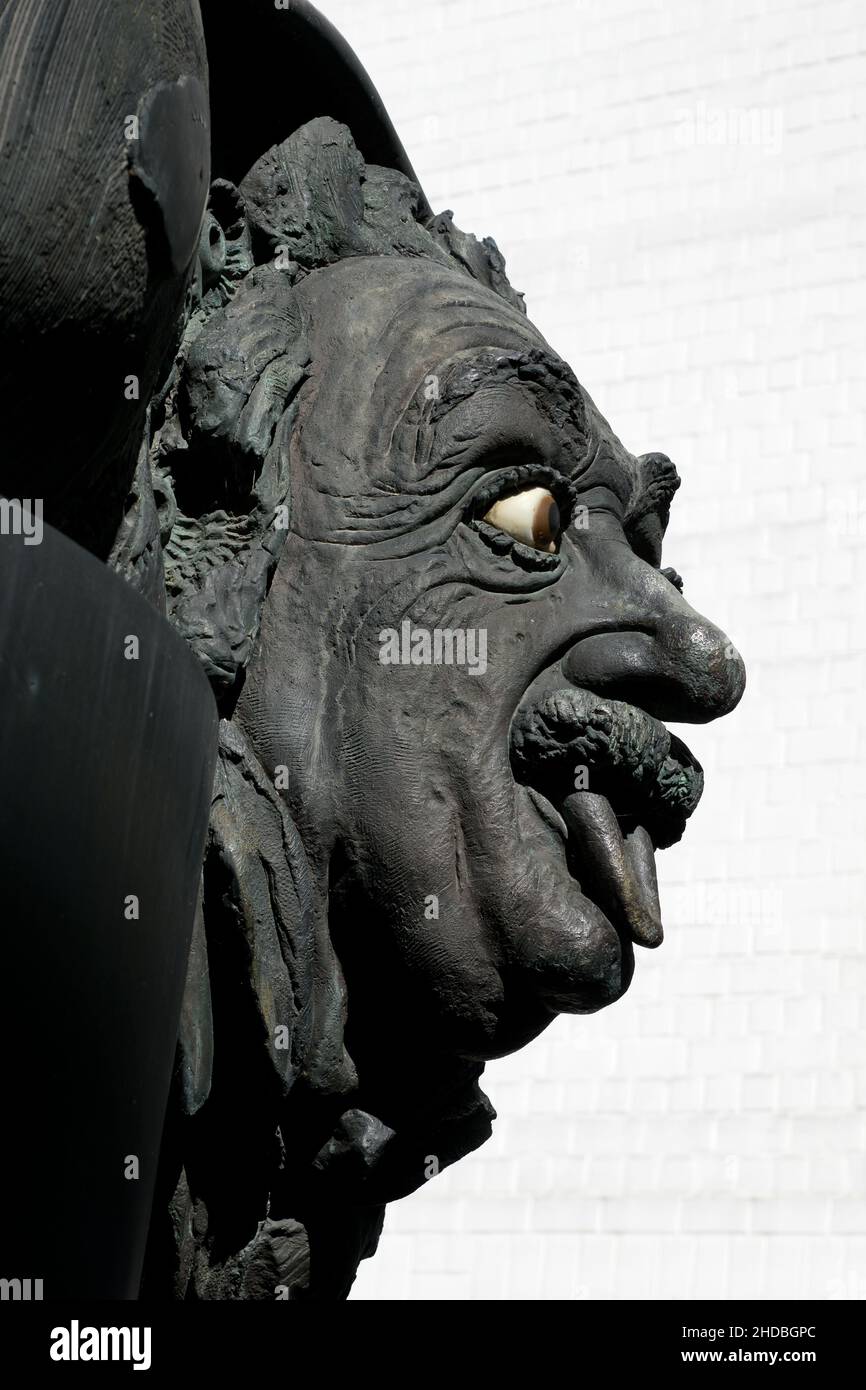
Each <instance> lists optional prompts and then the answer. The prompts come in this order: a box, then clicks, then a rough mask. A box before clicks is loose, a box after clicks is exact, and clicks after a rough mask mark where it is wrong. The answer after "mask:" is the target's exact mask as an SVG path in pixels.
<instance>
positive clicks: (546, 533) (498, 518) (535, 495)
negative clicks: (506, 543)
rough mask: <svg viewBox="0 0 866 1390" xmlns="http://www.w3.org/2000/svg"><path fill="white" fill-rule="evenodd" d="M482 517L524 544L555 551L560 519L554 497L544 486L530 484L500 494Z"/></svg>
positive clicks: (551, 551)
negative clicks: (528, 486) (505, 495)
mask: <svg viewBox="0 0 866 1390" xmlns="http://www.w3.org/2000/svg"><path fill="white" fill-rule="evenodd" d="M484 520H485V521H486V522H487V523H488V524H489V525H490V526H496V527H498V529H499V530H500V531H507V533H508V535H509V536H513V537H514V539H515V540H516V541H522V542H523V544H524V545H531V546H532V547H533V548H534V549H535V550H546V551H547V552H548V554H550V555H554V554H556V547H557V542H558V541H559V532H560V527H561V520H560V515H559V507H558V506H557V502H556V498H555V497H554V496H553V495H552V494H551V493H549V492H548V491H547V488H544V487H531V488H527V490H526V491H525V492H515V493H512V494H511V496H510V497H500V498H499V501H498V502H494V503H493V506H492V507H491V508H490V511H489V512H487V513H486V514H485V516H484Z"/></svg>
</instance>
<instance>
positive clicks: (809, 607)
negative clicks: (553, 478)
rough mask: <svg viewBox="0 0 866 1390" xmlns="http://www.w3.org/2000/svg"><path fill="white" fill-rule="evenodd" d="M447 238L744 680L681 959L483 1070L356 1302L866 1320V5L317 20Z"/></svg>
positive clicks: (585, 9)
mask: <svg viewBox="0 0 866 1390" xmlns="http://www.w3.org/2000/svg"><path fill="white" fill-rule="evenodd" d="M321 4H322V6H323V8H324V9H325V11H326V13H327V14H328V15H329V17H330V18H331V19H332V20H333V21H334V22H335V23H336V24H337V25H338V27H340V28H341V29H342V31H343V32H344V33H345V35H346V36H347V38H348V39H349V41H350V42H351V43H352V44H353V46H354V47H355V48H356V50H357V51H358V52H359V54H360V56H361V58H362V60H363V61H364V63H365V64H366V66H367V67H368V69H369V70H370V72H371V74H372V75H373V78H374V80H375V81H376V83H377V85H378V86H379V88H380V91H381V92H382V95H383V97H384V99H385V102H386V104H387V106H388V109H389V112H390V114H391V116H392V118H393V120H394V122H395V124H396V126H397V128H398V130H399V132H400V134H401V136H402V138H403V140H404V143H405V144H406V147H407V149H408V150H409V152H410V155H411V157H412V159H413V161H414V163H415V165H416V168H417V169H418V171H419V174H420V176H421V178H422V180H423V182H424V184H425V187H426V190H427V193H428V195H429V197H430V199H431V201H432V203H433V205H434V207H436V208H437V209H438V208H443V207H452V208H453V209H454V210H455V214H456V219H457V222H458V224H459V225H460V226H462V227H464V228H465V229H466V230H472V231H476V232H477V233H479V234H487V233H492V234H493V235H494V236H495V237H496V239H497V240H498V242H499V244H500V246H501V248H502V250H503V251H504V253H505V255H506V258H507V260H508V264H509V270H510V273H511V279H512V281H513V283H514V284H515V285H516V286H517V287H518V288H520V289H523V290H524V291H525V292H526V295H527V302H528V306H529V311H530V315H531V317H532V319H533V320H534V321H535V322H536V323H537V324H538V325H539V327H540V328H541V329H542V331H543V332H544V333H545V335H546V336H547V337H548V339H549V340H550V341H551V342H552V343H553V344H554V346H555V347H556V348H557V349H558V350H559V351H560V352H562V354H563V355H564V356H565V357H566V358H567V359H568V360H569V361H570V362H571V364H572V366H573V367H574V368H575V370H576V372H577V374H578V376H579V377H580V378H581V380H582V381H583V382H584V383H585V384H586V385H587V387H588V388H589V390H590V391H591V393H592V394H593V396H594V397H595V399H596V401H597V402H598V404H599V405H600V407H601V409H602V410H603V412H604V413H605V414H606V415H607V416H608V418H609V419H610V420H611V422H612V423H613V425H614V428H615V429H616V430H617V432H618V433H619V434H620V435H621V437H622V438H623V439H624V441H625V442H626V443H627V444H628V445H629V446H630V447H631V448H632V449H634V450H635V451H637V452H642V451H645V450H650V449H663V450H665V451H666V452H668V453H670V454H671V456H672V457H673V458H674V459H675V460H676V462H677V463H678V465H679V467H680V471H681V473H682V474H683V477H684V480H685V481H684V487H683V490H682V491H681V493H680V494H679V496H678V498H677V501H676V504H675V508H674V519H673V521H672V525H671V529H670V532H669V539H668V544H667V548H666V560H667V563H669V564H673V565H674V566H675V567H676V568H677V569H679V570H680V571H681V572H682V573H683V575H684V576H685V579H686V586H687V595H688V597H689V599H690V601H691V602H692V603H694V605H695V606H696V607H697V608H698V609H700V610H702V611H704V612H706V613H707V614H708V615H709V616H711V617H712V618H713V619H714V620H716V621H717V622H718V623H719V624H720V625H721V626H722V627H723V628H725V629H726V630H727V631H729V632H730V633H731V635H732V636H733V637H734V640H735V641H736V642H737V645H738V646H739V647H740V649H741V650H742V651H743V653H744V655H745V657H746V661H747V664H748V667H749V679H750V685H749V689H748V691H747V694H746V698H745V699H744V701H743V704H742V705H741V707H740V709H739V710H738V711H737V712H736V713H735V714H734V715H733V716H731V717H730V718H729V719H727V720H725V721H723V722H721V723H720V724H717V725H711V726H709V727H708V728H706V729H697V730H694V729H692V730H690V731H689V732H688V739H689V742H690V744H691V745H692V746H693V747H694V749H695V752H696V753H697V755H698V757H699V758H701V760H702V761H703V762H704V765H705V767H706V769H707V791H706V794H705V797H704V801H703V804H702V806H701V808H700V810H699V812H698V814H697V816H696V817H695V820H694V821H693V823H692V826H691V827H690V831H689V834H688V835H687V837H686V839H685V841H684V842H683V844H682V845H681V846H678V847H677V848H676V849H674V850H671V851H669V852H668V853H667V854H666V855H664V856H662V857H661V860H660V876H661V879H662V893H663V904H664V905H666V925H667V931H668V938H667V941H666V943H665V945H664V947H663V948H662V950H661V951H659V952H657V953H655V954H649V953H641V958H640V960H639V969H638V972H637V974H636V978H635V982H634V985H633V986H632V989H631V991H630V993H629V994H628V995H627V996H626V998H625V999H624V1000H623V1001H622V1002H621V1003H620V1004H618V1005H616V1006H615V1007H614V1008H613V1009H610V1010H608V1011H607V1012H605V1013H603V1014H600V1015H597V1016H595V1017H593V1018H588V1019H561V1020H559V1021H558V1022H557V1023H556V1024H555V1025H554V1026H553V1027H552V1028H551V1029H550V1031H549V1032H548V1033H547V1034H545V1035H544V1037H542V1038H541V1039H540V1040H539V1041H538V1042H536V1043H535V1044H534V1045H533V1046H531V1047H529V1048H527V1049H526V1051H524V1052H522V1053H520V1054H519V1055H518V1056H516V1057H513V1058H509V1059H507V1060H505V1061H502V1062H499V1063H496V1064H494V1065H492V1066H491V1067H490V1068H489V1070H488V1074H487V1089H488V1092H489V1094H490V1095H491V1097H492V1099H493V1101H494V1103H495V1105H496V1106H497V1109H498V1110H499V1112H500V1119H499V1121H498V1124H497V1126H496V1131H495V1137H494V1139H493V1140H492V1141H491V1143H490V1144H488V1145H487V1146H486V1147H485V1148H483V1149H481V1150H480V1151H479V1152H478V1153H477V1154H476V1155H473V1156H471V1157H470V1158H468V1159H466V1160H464V1161H463V1162H462V1163H460V1164H458V1165H457V1166H456V1167H454V1168H453V1169H451V1170H449V1171H447V1172H446V1173H444V1174H443V1175H442V1176H441V1177H439V1178H438V1179H436V1180H435V1181H433V1182H431V1183H430V1184H429V1185H428V1186H427V1187H426V1188H425V1190H424V1191H422V1192H420V1193H417V1194H416V1195H414V1196H413V1197H411V1198H409V1199H408V1200H406V1201H404V1202H402V1203H398V1204H396V1205H394V1206H393V1207H392V1208H391V1209H390V1212H389V1216H388V1220H387V1223H386V1229H385V1235H384V1238H383V1241H382V1245H381V1249H380V1253H379V1255H378V1256H377V1258H376V1259H375V1260H373V1261H371V1262H368V1263H367V1264H366V1265H364V1266H362V1272H361V1274H360V1277H359V1279H358V1283H357V1286H356V1290H355V1294H354V1297H356V1298H368V1299H370V1298H407V1299H425V1298H467V1299H472V1298H502V1299H513V1298H566V1299H573V1298H590V1299H594V1298H603V1299H607V1298H635V1297H638V1298H671V1297H674V1298H676V1297H685V1298H705V1297H731V1296H743V1297H757V1298H761V1297H779V1298H792V1297H793V1298H796V1297H816V1298H838V1297H848V1298H850V1297H858V1298H863V1297H866V1199H864V1188H866V1183H864V1177H866V1158H864V1139H866V1113H864V1109H866V1085H864V1072H863V1066H862V1063H863V1042H864V1022H866V1016H864V1011H866V1004H864V996H866V990H864V986H866V964H864V956H863V948H864V910H863V909H864V844H866V833H864V832H866V823H864V822H866V816H864V802H866V794H864V763H866V740H864V721H863V719H862V718H861V717H860V710H861V706H862V704H863V699H864V690H866V662H864V651H866V630H864V619H863V604H862V601H858V600H860V598H861V595H862V593H863V591H864V589H866V454H864V407H866V390H864V380H866V326H864V325H866V274H864V271H866V264H864V261H866V256H864V246H866V192H864V184H863V180H862V174H863V144H864V122H863V112H864V105H866V10H864V7H863V5H862V0H726V3H725V4H723V5H720V4H718V3H717V0H664V3H660V4H656V3H649V0H577V3H560V0H426V3H425V4H420V3H419V0H321Z"/></svg>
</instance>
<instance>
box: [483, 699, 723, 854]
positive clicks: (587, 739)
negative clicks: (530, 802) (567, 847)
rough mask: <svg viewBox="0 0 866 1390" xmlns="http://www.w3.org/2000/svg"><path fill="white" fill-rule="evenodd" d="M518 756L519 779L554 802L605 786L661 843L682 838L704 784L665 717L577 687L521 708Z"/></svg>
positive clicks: (514, 742)
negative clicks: (660, 718) (581, 772)
mask: <svg viewBox="0 0 866 1390" xmlns="http://www.w3.org/2000/svg"><path fill="white" fill-rule="evenodd" d="M511 760H512V766H513V768H514V775H515V777H516V778H517V780H518V781H519V782H525V783H528V784H530V785H531V786H533V787H536V788H537V789H538V790H539V791H541V792H543V793H544V794H545V795H546V796H548V797H549V798H550V800H552V801H553V802H554V803H555V804H556V803H561V802H562V801H563V800H564V799H565V798H566V797H567V796H570V795H571V794H572V793H573V792H574V791H575V790H576V789H577V790H580V789H585V790H587V791H590V792H601V793H603V794H604V795H605V796H607V797H608V798H609V799H610V802H611V804H612V805H613V806H614V808H615V809H616V811H617V815H618V818H619V819H621V820H623V821H626V822H627V821H628V820H629V819H632V818H633V819H634V821H635V822H639V823H640V824H641V825H643V826H645V827H646V829H647V830H648V831H649V834H650V836H651V838H652V841H653V845H654V846H655V848H656V849H665V848H666V847H667V846H668V845H672V844H675V843H676V841H677V840H679V839H680V837H681V835H682V833H683V831H684V829H685V824H686V821H687V819H688V817H689V816H690V815H691V814H692V812H693V811H694V809H695V807H696V806H697V804H698V802H699V800H700V798H701V793H702V791H703V786H704V774H703V771H702V769H701V766H700V764H699V763H698V762H697V760H696V759H695V758H694V757H693V756H692V754H691V753H690V752H689V750H688V748H686V746H685V744H684V743H682V742H681V741H680V740H679V739H678V738H677V737H676V736H675V735H673V734H671V733H670V732H669V731H668V730H667V729H666V728H665V726H664V724H661V723H660V722H659V721H658V720H657V719H653V718H652V716H651V715H649V714H646V713H645V712H644V711H643V710H641V709H637V708H636V707H635V706H634V705H627V704H624V703H623V702H622V701H620V700H608V699H604V698H602V697H601V696H598V695H594V694H593V693H592V692H591V691H589V690H582V689H579V688H577V687H575V686H568V687H565V688H563V689H559V690H555V691H553V692H549V693H547V694H544V695H541V696H539V697H538V698H535V699H531V698H530V699H527V700H525V701H524V702H523V703H522V704H521V705H520V706H519V707H518V709H517V711H516V713H515V715H514V719H513V721H512V726H511ZM580 769H586V774H585V780H583V782H582V788H581V779H580V777H579V776H576V773H578V772H579V770H580Z"/></svg>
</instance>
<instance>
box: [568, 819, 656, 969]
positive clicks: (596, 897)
mask: <svg viewBox="0 0 866 1390" xmlns="http://www.w3.org/2000/svg"><path fill="white" fill-rule="evenodd" d="M560 809H561V812H562V817H563V820H564V821H565V823H566V825H567V826H568V834H569V842H570V849H569V855H570V857H571V856H573V868H574V872H575V874H576V875H577V877H578V878H579V880H580V885H581V888H582V889H583V891H584V892H585V893H586V894H587V896H588V897H590V898H592V900H593V902H595V903H597V904H598V906H599V907H600V908H601V910H602V912H604V914H605V916H606V917H608V918H609V919H610V921H611V922H612V923H613V925H614V926H615V927H616V928H617V929H618V930H619V931H624V932H627V933H629V934H630V935H631V937H632V940H634V941H635V942H637V943H638V944H639V945H641V946H658V945H660V944H661V940H662V937H663V935H664V932H663V930H662V922H661V908H660V906H659V890H658V880H657V878H656V867H655V854H654V852H653V844H652V840H651V839H650V837H649V833H648V832H647V831H646V830H645V829H644V827H643V826H642V825H638V826H636V827H635V829H634V830H633V831H631V832H630V833H629V834H628V835H626V836H623V833H622V831H621V829H620V825H619V821H618V820H617V818H616V816H615V815H614V812H613V808H612V806H611V804H610V802H609V801H608V799H607V797H606V796H601V795H600V794H599V793H598V792H573V793H572V795H571V796H568V797H566V799H565V801H564V802H563V804H562V806H561V808H560Z"/></svg>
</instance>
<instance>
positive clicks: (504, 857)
mask: <svg viewBox="0 0 866 1390" xmlns="http://www.w3.org/2000/svg"><path fill="white" fill-rule="evenodd" d="M295 294H296V298H297V301H298V310H299V313H300V315H301V317H302V319H303V321H304V324H305V330H306V334H307V339H308V343H309V352H310V357H311V361H310V365H309V369H308V378H307V380H306V382H305V384H304V385H303V387H302V389H301V392H300V395H299V398H298V402H299V403H298V411H297V416H296V420H295V422H294V425H293V428H292V431H291V437H290V440H289V442H288V444H287V446H286V447H287V453H288V467H289V470H290V474H291V479H290V491H291V498H292V512H291V522H290V534H289V537H288V540H287V542H286V545H285V549H284V550H283V553H282V556H281V559H280V562H279V566H278V568H277V571H276V574H275V577H274V580H273V583H272V585H271V589H270V592H269V596H268V599H267V602H266V605H265V609H264V614H263V619H262V628H261V633H260V639H259V642H258V646H257V653H256V656H255V657H254V659H253V661H252V663H251V665H250V668H249V671H248V673H247V677H246V682H245V684H244V688H243V692H242V694H241V697H240V701H239V703H238V706H237V710H236V716H235V717H236V720H237V721H238V722H239V724H240V725H241V726H243V728H244V729H245V731H246V734H247V736H248V737H249V739H250V741H251V743H252V744H253V746H254V747H255V749H256V751H257V754H258V756H259V758H260V759H261V761H262V764H263V765H264V766H265V768H266V769H267V770H268V772H269V773H271V774H273V772H274V769H276V768H278V767H279V766H281V765H285V766H286V767H287V768H288V788H287V790H286V791H285V792H284V793H283V795H284V796H285V797H286V798H287V800H288V802H289V806H290V808H291V812H292V815H293V817H294V819H295V822H296V824H297V825H298V827H299V829H300V831H301V835H302V837H303V840H304V844H305V847H306V851H307V855H308V857H309V859H310V862H311V864H312V866H313V869H314V872H315V874H316V875H317V877H318V880H319V887H320V889H321V891H322V892H323V893H325V892H326V893H327V894H328V912H329V923H330V932H331V937H332V939H333V941H334V944H335V947H336V950H337V954H338V956H339V959H340V962H341V966H342V969H343V972H344V974H345V978H346V983H347V987H348V1000H349V1010H348V1015H349V1016H348V1045H349V1050H350V1052H351V1053H352V1055H353V1056H355V1057H356V1060H357V1061H358V1062H359V1064H360V1067H361V1068H362V1069H363V1068H364V1066H365V1065H368V1068H369V1066H370V1065H373V1064H375V1065H377V1066H383V1065H390V1066H392V1067H395V1066H396V1067H399V1066H400V1065H401V1060H402V1059H403V1058H406V1059H408V1058H415V1060H416V1061H417V1057H418V1056H419V1055H420V1054H422V1053H423V1054H425V1055H430V1054H433V1055H436V1056H440V1057H441V1056H450V1057H455V1056H456V1057H462V1058H467V1059H485V1058H489V1057H493V1056H497V1055H500V1054H503V1053H506V1052H508V1051H511V1050H513V1049H515V1048H516V1047H518V1046H520V1045H521V1044H523V1043H524V1042H526V1041H528V1040H529V1039H530V1038H531V1037H533V1036H535V1035H536V1034H537V1033H538V1032H540V1031H541V1029H543V1028H544V1027H545V1026H546V1025H547V1023H549V1022H550V1020H551V1019H552V1017H553V1016H554V1015H555V1014H556V1013H558V1012H571V1013H587V1012H592V1011H594V1010H596V1009H599V1008H601V1007H603V1006H604V1005H606V1004H610V1003H612V1002H613V1001H614V1000H616V999H618V998H619V997H620V996H621V995H622V993H623V992H624V991H625V990H626V989H627V988H628V985H629V982H630V980H631V977H632V972H633V969H634V945H635V943H637V944H640V945H644V946H655V945H657V944H658V942H659V941H660V940H661V921H660V915H659V904H658V895H657V890H656V878H655V868H654V851H655V849H657V848H664V847H666V846H667V845H670V844H672V843H673V842H674V841H675V840H677V839H678V838H679V837H680V835H681V833H682V830H683V827H684V824H685V819H686V817H687V816H688V814H690V812H691V810H692V809H693V808H694V805H695V804H696V802H697V799H698V797H699V795H700V790H701V773H700V769H699V767H698V766H697V764H696V763H695V761H694V759H693V758H692V756H691V755H690V753H689V752H688V750H687V749H686V748H685V747H684V745H683V744H681V743H680V742H679V741H678V740H676V739H675V738H673V737H672V736H670V735H669V734H668V732H667V731H666V729H665V728H664V725H663V724H662V723H661V722H660V721H662V720H665V719H673V720H677V721H686V722H689V721H690V722H696V723H701V722H704V721H707V720H710V719H713V718H715V717H717V716H718V715H721V714H724V713H726V712H727V711H728V710H730V709H731V708H732V707H733V706H734V705H735V704H736V702H737V701H738V699H739V698H740V695H741V693H742V690H743V686H744V671H743V666H742V663H741V661H740V658H739V656H738V655H737V653H736V652H735V651H734V649H733V648H732V647H731V646H730V644H729V642H728V639H727V638H726V637H725V636H724V634H723V633H722V632H721V631H719V629H718V628H716V627H714V626H713V625H712V623H710V622H708V621H707V620H706V619H705V618H703V617H701V616H700V615H699V614H698V613H696V612H695V611H694V610H693V609H692V608H691V607H690V606H689V604H688V603H687V602H686V600H685V599H684V598H683V596H682V594H681V592H680V590H679V587H678V586H679V580H678V577H677V576H676V575H675V574H674V573H673V572H672V571H662V570H661V569H660V567H659V566H660V558H661V539H662V535H663V532H664V529H665V525H666V522H667V515H668V507H669V504H670V500H671V497H672V495H673V492H674V490H675V488H676V486H677V485H678V479H677V477H676V473H675V470H674V468H673V465H672V464H671V463H670V461H669V460H667V459H666V458H665V457H664V456H663V455H656V454H652V455H647V456H644V457H642V458H635V457H634V456H633V455H631V454H630V453H629V452H628V451H627V450H626V449H625V448H624V447H623V445H622V444H621V443H620V442H619V440H618V439H617V438H616V436H615V435H614V434H613V432H612V430H611V429H610V427H609V425H608V424H607V422H606V421H605V420H604V419H603V418H602V416H601V415H600V414H599V413H598V411H597V410H596V408H595V406H594V405H593V403H592V402H591V400H590V399H589V397H588V396H587V395H586V393H585V392H584V391H583V390H582V388H581V387H580V386H579V385H578V383H577V381H576V379H575V377H574V376H573V374H572V372H571V370H570V369H569V367H568V366H567V365H566V364H565V363H564V362H562V360H561V359H560V358H558V357H557V355H556V354H555V353H554V352H553V351H552V350H551V349H550V348H549V347H548V345H547V344H546V342H545V341H544V339H543V338H542V337H541V335H540V334H539V333H538V332H537V331H536V330H535V329H534V328H533V327H532V325H531V324H530V323H528V322H527V320H526V318H525V317H524V316H523V315H522V314H521V313H520V311H519V310H518V309H516V308H512V306H511V305H510V304H509V303H507V302H505V301H504V300H503V299H502V298H500V297H499V296H498V295H496V294H494V293H493V292H492V291H490V290H488V289H487V288H486V287H485V286H484V285H482V284H476V283H475V282H473V281H472V280H470V279H469V278H468V277H467V276H465V275H463V274H462V273H461V272H460V271H459V270H458V269H456V268H455V269H452V268H450V267H449V266H441V267H440V266H439V265H436V264H434V263H432V262H431V261H429V260H423V259H411V258H398V257H393V256H392V257H389V256H380V257H370V256H356V257H353V258H350V259H346V260H343V261H340V262H339V263H338V264H336V265H334V266H330V267H328V268H325V269H322V270H316V271H314V272H313V273H311V274H309V275H308V276H307V277H306V278H305V279H303V280H302V281H301V282H300V283H299V284H298V286H297V287H296V290H295ZM485 518H486V519H485ZM407 1064H408V1062H407Z"/></svg>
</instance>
